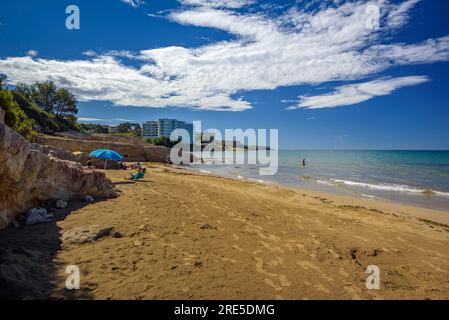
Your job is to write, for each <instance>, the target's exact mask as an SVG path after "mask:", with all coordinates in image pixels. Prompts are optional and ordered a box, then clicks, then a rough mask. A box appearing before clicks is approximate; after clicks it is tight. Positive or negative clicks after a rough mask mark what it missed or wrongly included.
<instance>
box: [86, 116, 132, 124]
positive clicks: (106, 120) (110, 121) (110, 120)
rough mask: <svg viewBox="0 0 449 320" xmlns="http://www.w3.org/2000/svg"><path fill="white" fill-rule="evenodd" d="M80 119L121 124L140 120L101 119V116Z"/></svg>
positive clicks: (88, 121)
mask: <svg viewBox="0 0 449 320" xmlns="http://www.w3.org/2000/svg"><path fill="white" fill-rule="evenodd" d="M78 121H80V122H84V123H101V124H119V123H123V122H133V123H134V122H139V121H137V120H130V119H101V118H83V117H81V118H78Z"/></svg>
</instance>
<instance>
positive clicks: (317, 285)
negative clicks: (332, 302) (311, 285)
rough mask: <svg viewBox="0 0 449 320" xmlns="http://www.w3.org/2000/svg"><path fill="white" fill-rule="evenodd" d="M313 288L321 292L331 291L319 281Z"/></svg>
mask: <svg viewBox="0 0 449 320" xmlns="http://www.w3.org/2000/svg"><path fill="white" fill-rule="evenodd" d="M315 288H316V289H317V290H318V291H321V292H324V293H331V292H330V290H329V289H328V288H326V287H325V286H323V285H322V284H321V283H318V284H316V285H315Z"/></svg>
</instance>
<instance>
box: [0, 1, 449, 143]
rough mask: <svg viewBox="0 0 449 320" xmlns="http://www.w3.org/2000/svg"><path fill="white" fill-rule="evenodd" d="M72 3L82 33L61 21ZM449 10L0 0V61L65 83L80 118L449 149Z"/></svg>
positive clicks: (395, 4)
mask: <svg viewBox="0 0 449 320" xmlns="http://www.w3.org/2000/svg"><path fill="white" fill-rule="evenodd" d="M126 2H128V3H126ZM70 4H75V5H77V6H78V7H79V8H80V12H81V15H80V18H81V21H80V22H81V28H80V30H68V29H66V27H65V20H66V17H67V14H66V13H65V9H66V7H67V6H68V5H70ZM370 8H371V9H372V8H379V13H380V16H379V25H378V28H377V25H372V23H370V21H371V20H369V19H371V18H373V17H375V15H374V16H372V11H370ZM448 9H449V3H448V2H447V1H439V0H422V1H418V0H406V1H387V0H373V1H350V2H345V1H260V0H259V1H255V0H229V1H222V0H180V1H168V0H148V1H136V0H133V1H121V0H97V1H86V0H73V1H44V0H27V1H14V2H11V1H5V0H0V72H1V73H5V74H7V75H8V76H9V78H10V80H11V83H12V84H16V83H18V82H32V81H43V80H52V81H55V82H56V83H57V84H58V85H60V86H63V87H66V88H68V89H70V90H72V91H73V92H74V93H75V94H76V96H77V97H78V99H79V100H80V103H79V109H80V113H79V117H80V118H82V119H84V120H86V121H91V122H98V123H117V122H120V121H125V120H132V121H138V122H143V121H146V120H151V119H156V118H162V117H173V118H178V119H182V120H188V121H193V120H201V121H202V122H203V127H205V128H218V129H225V128H243V129H245V128H256V129H257V128H278V129H279V138H280V145H281V148H289V149H293V148H301V149H449V90H448V88H449V63H448V62H449V37H448V36H449V22H447V19H446V17H445V14H443V13H446V12H449V10H448ZM373 21H374V20H373ZM376 21H377V20H376ZM89 119H90V120H89Z"/></svg>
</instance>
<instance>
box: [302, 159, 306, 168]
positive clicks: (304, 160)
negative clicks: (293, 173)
mask: <svg viewBox="0 0 449 320" xmlns="http://www.w3.org/2000/svg"><path fill="white" fill-rule="evenodd" d="M302 166H303V167H305V166H306V159H302Z"/></svg>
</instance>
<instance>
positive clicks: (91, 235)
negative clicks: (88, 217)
mask: <svg viewBox="0 0 449 320" xmlns="http://www.w3.org/2000/svg"><path fill="white" fill-rule="evenodd" d="M113 229H114V228H113V227H99V226H98V225H93V226H87V227H75V228H72V229H70V230H68V231H66V232H64V233H63V234H62V237H61V239H62V241H63V242H64V244H71V243H75V244H84V243H88V242H95V241H97V240H99V239H101V238H104V237H107V236H109V235H111V233H112V230H113Z"/></svg>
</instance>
